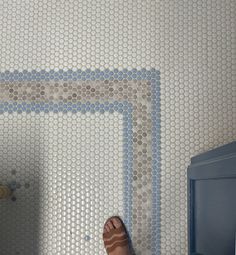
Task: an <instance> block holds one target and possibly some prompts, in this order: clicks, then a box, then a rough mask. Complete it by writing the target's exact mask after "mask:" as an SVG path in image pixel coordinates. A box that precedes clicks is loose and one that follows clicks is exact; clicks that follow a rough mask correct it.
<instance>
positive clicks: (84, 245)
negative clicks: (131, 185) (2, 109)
mask: <svg viewBox="0 0 236 255" xmlns="http://www.w3.org/2000/svg"><path fill="white" fill-rule="evenodd" d="M11 115H13V117H12V118H11V117H10V115H9V113H4V115H0V126H1V127H2V130H1V131H2V132H3V133H2V134H7V135H1V137H0V142H1V144H2V145H1V146H2V148H1V150H0V154H1V169H6V171H5V172H4V174H3V175H1V177H2V179H1V181H4V178H6V180H8V179H9V176H8V174H7V169H15V170H16V174H17V181H18V182H19V183H21V184H22V188H21V189H17V191H16V192H15V194H16V197H17V201H16V203H14V204H11V203H12V202H11V201H10V202H9V203H10V204H9V206H7V205H5V206H1V217H5V222H4V223H3V221H2V222H1V224H4V226H3V225H1V227H2V228H4V229H5V237H4V240H5V243H1V253H2V254H8V255H13V254H14V255H15V254H18V253H19V254H26V253H27V254H35V252H36V253H37V254H40V255H44V254H45V255H48V254H52V255H53V254H61V255H62V254H65V255H67V254H71V255H72V254H74V255H79V254H81V255H84V254H94V253H95V254H100V255H104V254H106V252H105V250H104V245H103V240H102V238H101V237H102V231H103V224H104V222H105V221H106V219H107V218H108V217H111V216H112V215H120V216H121V217H124V204H123V201H124V183H123V178H124V173H123V171H124V169H123V116H122V114H119V113H117V112H114V113H113V114H109V113H104V114H99V113H95V114H92V113H89V112H87V113H86V114H82V113H80V112H77V113H76V114H72V113H71V112H68V113H66V114H65V113H61V112H60V113H52V112H50V113H45V112H41V113H39V114H36V113H34V112H31V113H30V114H26V113H21V114H17V113H13V114H11ZM19 148H20V149H19ZM13 154H14V156H13ZM9 159H11V160H9ZM36 161H38V162H39V163H40V166H39V165H38V164H37V162H36ZM37 180H38V181H37ZM110 180H115V181H112V182H111V181H110ZM26 182H27V183H29V184H30V185H31V187H29V188H28V189H27V190H25V189H24V187H23V186H24V184H25V183H26ZM39 183H40V185H39ZM23 193H25V194H23ZM106 201H107V202H106ZM4 202H5V203H6V201H4ZM4 202H3V203H4ZM27 203H28V205H29V206H28V205H26V204H27ZM10 206H11V207H10ZM25 206H28V207H29V208H27V207H25ZM9 208H11V210H9ZM24 210H25V211H24ZM13 211H18V212H19V215H18V214H17V215H16V214H14V212H13ZM4 212H5V214H4ZM23 212H24V215H23V214H22V213H23ZM11 213H12V214H13V215H14V217H11V216H9V215H7V214H11ZM36 214H39V216H40V219H37V215H36ZM26 217H29V218H26ZM30 217H32V218H33V219H34V220H32V222H31V219H30ZM22 219H24V221H28V220H29V221H30V224H31V226H32V227H30V225H28V224H27V223H26V222H23V220H22ZM35 221H39V222H35ZM16 228H17V229H16ZM20 228H21V230H20ZM12 229H15V231H16V232H18V235H15V233H12ZM20 231H21V232H22V236H19V233H20ZM36 231H37V232H38V233H35V232H36ZM36 235H37V236H38V237H37V238H33V236H35V237H36ZM18 239H19V240H18ZM37 239H38V244H37V245H36V244H32V241H34V242H35V241H36V242H37ZM27 240H28V242H27ZM9 242H11V245H9ZM22 242H24V244H23V243H22ZM37 247H38V249H37ZM32 249H34V250H32Z"/></svg>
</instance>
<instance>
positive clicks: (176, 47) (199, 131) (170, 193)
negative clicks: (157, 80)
mask: <svg viewBox="0 0 236 255" xmlns="http://www.w3.org/2000/svg"><path fill="white" fill-rule="evenodd" d="M235 13H236V2H235V1H234V0H225V1H222V0H209V1H192V0H188V1H187V0H186V1H185V0H184V1H177V0H173V1H159V0H156V1H152V0H146V1H141V0H137V1H131V0H126V1H125V0H117V1H114V0H99V1H98V0H94V1H88V0H87V1H86V0H79V1H54V0H48V1H36V0H34V1H28V0H22V1H14V0H9V1H0V29H1V36H0V71H1V72H5V71H14V70H18V71H23V70H28V71H32V70H38V71H40V70H46V71H50V70H55V71H57V70H59V69H63V70H64V71H67V70H69V69H72V70H77V69H82V70H85V69H88V68H90V69H92V70H93V69H100V70H103V69H106V68H107V69H111V70H113V69H114V68H118V69H119V70H123V69H124V68H127V69H133V68H137V69H140V68H146V69H150V68H155V69H157V70H160V72H161V229H160V231H161V254H164V255H166V254H183V255H185V254H186V253H187V227H186V223H187V210H186V168H187V165H188V164H189V159H190V157H191V156H193V155H195V154H197V153H199V152H203V151H205V150H208V149H210V148H213V147H216V146H218V145H221V144H224V143H228V142H230V141H232V140H234V139H236V128H235V127H236V32H235V23H236V22H235Z"/></svg>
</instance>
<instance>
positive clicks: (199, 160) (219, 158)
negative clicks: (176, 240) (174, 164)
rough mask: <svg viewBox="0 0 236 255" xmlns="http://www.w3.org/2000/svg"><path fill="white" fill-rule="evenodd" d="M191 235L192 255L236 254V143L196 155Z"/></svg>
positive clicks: (191, 190) (190, 185) (191, 192)
mask: <svg viewBox="0 0 236 255" xmlns="http://www.w3.org/2000/svg"><path fill="white" fill-rule="evenodd" d="M188 234H189V236H188V238H189V240H188V241H189V254H191V255H193V254H196V255H197V254H199V255H200V254H201V255H235V254H236V251H235V238H236V237H235V236H236V142H233V143H230V144H228V145H224V146H222V147H219V148H217V149H215V150H212V151H209V152H206V153H203V154H201V155H198V156H196V157H194V158H192V160H191V165H190V166H189V168H188Z"/></svg>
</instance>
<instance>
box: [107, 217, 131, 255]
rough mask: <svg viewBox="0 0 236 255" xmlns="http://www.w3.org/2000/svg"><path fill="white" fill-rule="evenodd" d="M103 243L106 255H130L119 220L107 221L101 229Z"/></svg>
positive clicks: (113, 218) (114, 218)
mask: <svg viewBox="0 0 236 255" xmlns="http://www.w3.org/2000/svg"><path fill="white" fill-rule="evenodd" d="M103 241H104V245H105V249H106V251H107V254H108V255H131V253H130V249H129V244H128V235H127V232H126V230H125V227H124V224H123V222H122V221H121V219H120V218H118V217H112V218H110V219H108V220H107V222H106V223H105V225H104V229H103Z"/></svg>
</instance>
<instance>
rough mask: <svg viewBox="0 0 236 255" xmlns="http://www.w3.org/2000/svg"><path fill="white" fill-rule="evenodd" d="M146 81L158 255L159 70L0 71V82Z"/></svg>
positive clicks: (154, 249)
mask: <svg viewBox="0 0 236 255" xmlns="http://www.w3.org/2000/svg"><path fill="white" fill-rule="evenodd" d="M124 79H126V80H128V81H132V80H148V81H150V83H151V88H152V122H153V128H152V154H153V159H154V160H153V169H152V176H153V179H152V187H153V198H152V203H153V211H152V216H153V219H152V235H151V236H152V254H153V255H157V254H160V235H161V233H160V223H161V217H160V169H161V153H160V152H161V135H160V134H161V122H160V120H161V111H160V106H161V104H160V71H158V70H156V69H151V70H146V69H141V70H137V69H132V70H127V69H123V70H122V71H119V70H118V69H115V70H113V71H111V70H108V69H106V70H104V71H101V70H98V69H97V70H95V71H92V70H90V69H88V70H86V71H82V70H77V71H73V70H68V71H63V70H59V71H54V70H51V71H45V70H42V71H36V70H33V71H31V72H29V71H26V70H25V71H23V72H19V71H13V72H9V71H6V72H4V73H0V82H3V81H42V80H43V81H52V80H53V81H61V80H62V81H68V80H72V81H96V80H101V81H103V80H119V81H122V80H124Z"/></svg>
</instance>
